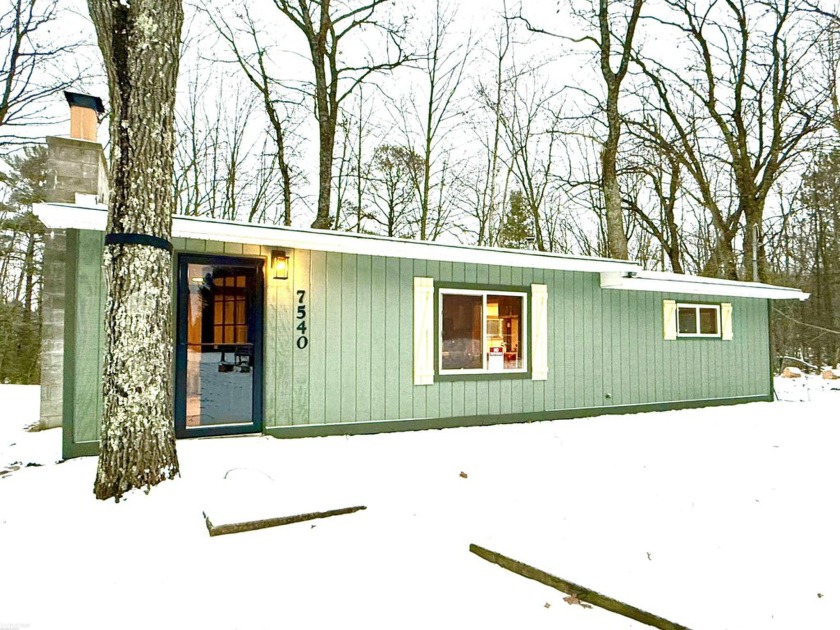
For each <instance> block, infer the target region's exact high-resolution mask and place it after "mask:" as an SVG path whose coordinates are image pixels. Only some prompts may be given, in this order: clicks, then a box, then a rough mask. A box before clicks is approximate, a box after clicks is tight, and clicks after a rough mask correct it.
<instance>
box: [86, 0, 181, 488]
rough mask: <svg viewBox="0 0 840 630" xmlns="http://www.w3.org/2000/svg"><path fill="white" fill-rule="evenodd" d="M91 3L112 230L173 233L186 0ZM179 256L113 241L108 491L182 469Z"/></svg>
mask: <svg viewBox="0 0 840 630" xmlns="http://www.w3.org/2000/svg"><path fill="white" fill-rule="evenodd" d="M88 8H89V10H90V15H91V18H92V20H93V23H94V25H95V26H96V33H97V37H98V40H99V48H100V50H101V51H102V56H103V57H104V60H105V69H106V73H107V76H108V91H109V96H110V105H111V130H110V131H111V147H112V149H111V201H110V208H109V212H108V232H109V233H112V234H141V235H147V236H151V237H157V239H163V240H165V241H168V240H169V238H170V234H171V226H172V210H173V208H174V196H173V192H172V172H173V154H174V142H173V138H174V128H175V116H174V111H175V86H176V82H177V78H178V60H179V58H178V48H179V43H180V34H181V24H182V23H183V9H182V6H181V2H180V0H131V1H130V2H126V1H125V0H88ZM146 240H148V239H146ZM154 242H155V241H153V243H154ZM171 258H172V254H171V252H170V251H169V250H167V249H164V248H161V247H159V246H157V245H148V244H111V245H106V247H105V256H104V266H105V276H106V280H107V285H108V300H107V305H106V313H105V329H106V330H105V333H106V346H105V364H104V369H103V376H102V381H103V382H102V390H103V391H102V393H103V398H104V406H103V417H102V428H101V432H100V453H99V465H98V468H97V473H96V483H95V485H94V492H95V494H96V497H97V498H99V499H107V498H110V497H114V498H116V499H117V500H119V498H120V497H121V496H122V495H123V494H124V493H125V492H126V491H128V490H130V489H132V488H142V487H145V488H149V487H151V486H153V485H156V484H157V483H159V482H161V481H164V480H165V479H171V478H172V477H174V476H175V475H176V474H177V473H178V457H177V454H176V452H175V434H174V427H173V416H172V349H173V338H172V327H171V323H170V322H171V290H170V288H171V287H170V284H171V276H172V266H171V263H172V260H171Z"/></svg>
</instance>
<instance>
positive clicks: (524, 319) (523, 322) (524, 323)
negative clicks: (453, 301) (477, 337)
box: [437, 288, 529, 376]
mask: <svg viewBox="0 0 840 630" xmlns="http://www.w3.org/2000/svg"><path fill="white" fill-rule="evenodd" d="M444 295H480V296H481V366H482V367H481V368H480V369H461V370H444V369H443V296H444ZM488 295H511V296H515V297H520V298H522V315H521V317H520V322H519V325H520V326H521V327H522V333H521V335H522V367H521V368H519V369H516V370H505V369H501V370H490V369H489V368H488V367H487V352H485V348H484V344H485V343H486V341H487V296H488ZM437 334H438V350H437V354H438V360H437V367H438V374H440V375H441V376H451V375H457V374H465V375H466V374H526V373H527V372H528V349H529V337H528V334H529V330H528V293H527V292H526V291H494V290H492V289H488V290H484V289H447V288H440V289H438V331H437Z"/></svg>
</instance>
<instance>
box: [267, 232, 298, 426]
mask: <svg viewBox="0 0 840 630" xmlns="http://www.w3.org/2000/svg"><path fill="white" fill-rule="evenodd" d="M259 255H260V256H262V257H264V258H265V259H266V261H267V264H266V269H267V270H268V273H267V274H266V282H265V286H266V296H265V299H266V309H265V313H266V315H265V318H266V319H265V336H264V347H265V348H266V349H265V350H264V356H263V361H264V366H265V368H264V371H265V376H264V377H263V378H264V379H265V387H264V395H263V398H264V407H263V415H264V419H265V424H266V426H284V425H288V424H292V418H293V417H294V411H293V407H294V401H295V395H294V393H295V392H294V390H295V376H296V375H297V373H296V370H295V359H296V358H297V357H295V351H296V348H295V345H294V342H295V335H294V333H296V332H297V331H296V330H295V329H294V328H295V326H296V325H297V324H296V318H295V312H296V307H297V300H296V295H295V280H294V279H295V278H296V275H295V267H296V265H297V264H298V262H299V260H298V256H297V253H296V252H293V251H289V250H286V255H287V256H288V257H289V265H290V278H291V279H289V280H275V279H274V278H273V277H272V276H273V274H272V273H271V271H270V269H269V268H270V264H271V249H269V248H263V249H261V250H260V252H259ZM304 258H306V256H304ZM269 348H270V349H271V350H270V351H269V350H268V349H269ZM301 352H302V351H301Z"/></svg>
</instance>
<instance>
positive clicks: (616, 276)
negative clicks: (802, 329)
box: [601, 271, 810, 300]
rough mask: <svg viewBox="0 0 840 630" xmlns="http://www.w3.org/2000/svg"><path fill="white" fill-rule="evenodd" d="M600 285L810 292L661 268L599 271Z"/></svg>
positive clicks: (766, 294)
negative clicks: (661, 269) (633, 270)
mask: <svg viewBox="0 0 840 630" xmlns="http://www.w3.org/2000/svg"><path fill="white" fill-rule="evenodd" d="M601 288H602V289H621V290H625V291H659V292H662V293H688V294H691V295H720V296H726V297H748V298H764V299H767V300H807V299H808V298H809V297H810V294H808V293H804V292H803V291H800V290H799V289H791V288H789V287H777V286H775V285H772V284H760V283H758V282H736V281H734V280H721V279H719V278H703V277H700V276H688V275H684V274H679V273H665V272H661V271H637V272H632V271H630V272H620V271H619V272H614V271H606V272H601Z"/></svg>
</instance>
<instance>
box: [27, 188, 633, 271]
mask: <svg viewBox="0 0 840 630" xmlns="http://www.w3.org/2000/svg"><path fill="white" fill-rule="evenodd" d="M33 209H34V212H35V214H36V215H37V216H38V218H39V219H41V221H42V222H43V223H44V225H46V227H48V228H52V229H74V228H75V229H80V230H97V231H100V232H104V231H105V228H106V225H107V217H108V212H107V209H106V208H104V207H98V208H85V207H81V206H77V205H72V204H53V203H42V204H35V205H34V208H33ZM172 236H173V237H181V238H194V239H206V240H210V241H224V242H228V243H244V244H248V245H263V246H266V247H278V248H281V247H285V248H290V249H309V250H315V251H325V252H341V253H345V254H367V255H370V256H389V257H395V258H416V259H420V260H438V261H445V262H464V263H481V264H485V265H501V266H506V267H531V268H535V269H558V270H565V271H591V272H608V271H614V272H616V273H617V275H619V276H620V275H621V274H622V273H624V272H628V271H636V272H638V271H641V267H640V266H639V265H638V264H636V263H634V262H630V261H624V260H612V259H609V258H587V257H583V256H564V255H562V254H551V253H546V252H533V251H521V250H512V249H491V248H488V247H472V246H466V245H448V244H445V243H437V242H434V243H433V242H428V241H411V240H403V239H397V238H388V237H382V236H370V235H366V234H353V233H351V232H332V231H328V230H307V229H299V228H288V227H280V226H268V225H257V224H254V223H234V222H232V221H220V220H217V219H207V218H203V217H185V216H174V217H173V219H172Z"/></svg>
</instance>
